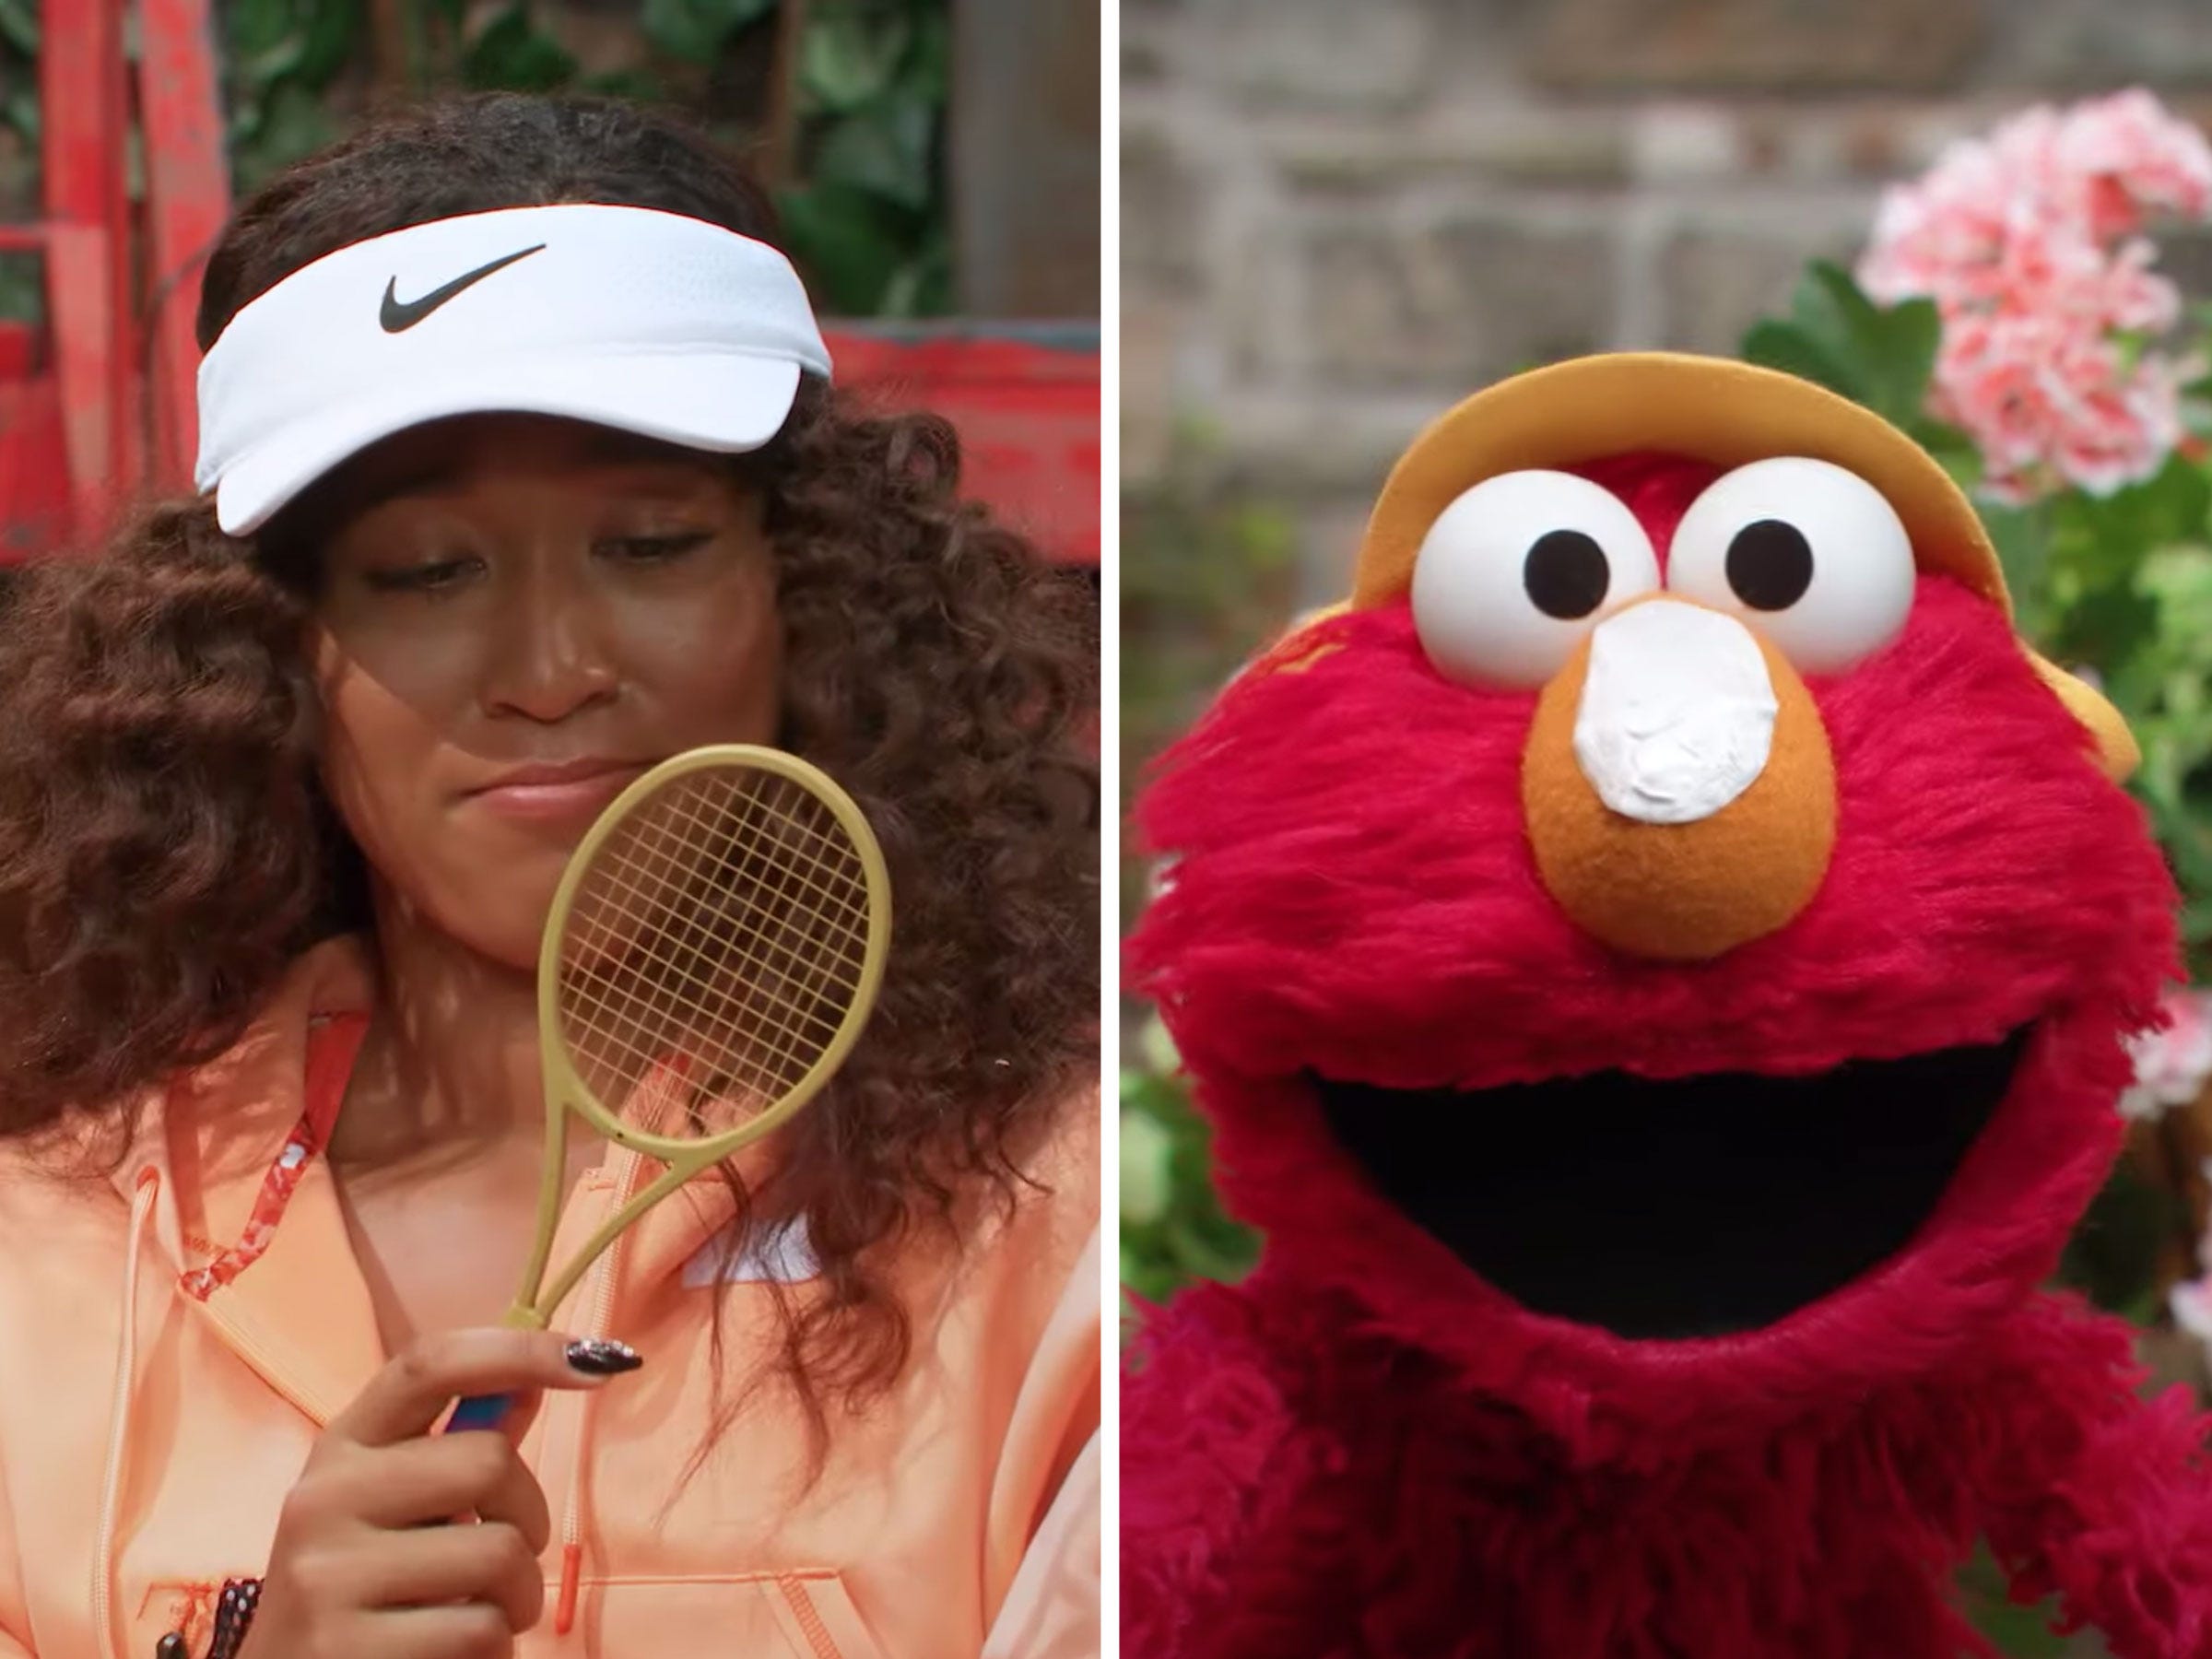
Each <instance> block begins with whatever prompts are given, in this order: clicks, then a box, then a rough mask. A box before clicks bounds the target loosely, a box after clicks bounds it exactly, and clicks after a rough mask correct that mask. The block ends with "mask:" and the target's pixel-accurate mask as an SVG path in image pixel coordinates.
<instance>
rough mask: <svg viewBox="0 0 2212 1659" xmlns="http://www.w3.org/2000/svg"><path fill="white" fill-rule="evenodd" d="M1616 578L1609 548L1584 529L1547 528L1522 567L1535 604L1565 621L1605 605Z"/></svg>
mask: <svg viewBox="0 0 2212 1659" xmlns="http://www.w3.org/2000/svg"><path fill="white" fill-rule="evenodd" d="M1612 580H1613V572H1612V571H1611V569H1610V568H1609V567H1608V566H1607V565H1606V555H1605V550H1604V549H1603V548H1602V547H1599V546H1598V545H1597V543H1596V542H1594V541H1593V540H1592V539H1591V538H1590V537H1589V536H1588V535H1584V534H1583V532H1582V531H1580V530H1551V531H1547V532H1546V533H1545V534H1544V535H1539V536H1538V537H1536V543H1535V546H1534V547H1531V548H1529V550H1528V559H1527V560H1526V561H1525V562H1524V564H1523V565H1522V567H1521V585H1522V586H1524V587H1525V588H1526V589H1527V590H1528V596H1529V598H1530V599H1531V600H1532V601H1533V602H1534V603H1535V607H1536V608H1537V609H1538V610H1540V611H1542V612H1543V613H1544V614H1545V615H1546V616H1547V617H1557V618H1559V620H1560V621H1562V622H1571V621H1573V620H1574V619H1575V618H1577V617H1586V616H1588V615H1589V614H1590V613H1591V612H1592V611H1594V610H1595V609H1596V608H1597V607H1598V606H1601V605H1603V604H1604V603H1605V602H1606V587H1607V586H1608V585H1610V583H1611V582H1612Z"/></svg>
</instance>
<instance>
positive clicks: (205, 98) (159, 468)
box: [138, 0, 230, 492]
mask: <svg viewBox="0 0 2212 1659" xmlns="http://www.w3.org/2000/svg"><path fill="white" fill-rule="evenodd" d="M138 27H139V34H140V41H139V67H138V112H139V119H140V121H141V123H142V124H143V125H144V128H145V133H146V158H147V180H146V190H147V282H148V292H147V312H148V315H147V329H148V331H149V335H150V340H149V345H150V353H149V355H150V358H151V365H150V371H149V373H148V375H147V392H148V398H149V401H150V402H151V404H152V406H153V432H154V449H153V455H152V466H151V468H150V476H149V477H148V479H147V481H148V482H149V483H151V484H152V485H153V486H154V487H155V488H157V489H159V490H162V491H164V492H168V491H172V490H189V489H190V488H191V485H192V463H193V455H194V448H195V446H196V445H197V443H198V441H199V436H198V405H197V400H196V398H195V396H194V390H195V377H196V375H197V372H198V367H199V360H200V349H199V343H198V341H197V340H196V339H194V335H193V313H194V311H195V310H196V309H197V308H198V305H199V297H200V274H201V272H202V271H203V270H204V269H205V268H206V263H207V254H208V253H209V251H210V250H211V249H212V248H213V247H214V245H215V241H216V239H217V238H218V236H220V235H221V234H222V229H223V222H224V220H225V219H227V218H229V214H230V175H229V158H228V156H227V153H226V151H225V147H224V143H223V124H222V98H221V94H220V92H219V91H218V88H217V86H216V73H215V37H214V32H213V30H214V25H213V20H212V18H210V17H209V15H208V7H207V0H141V3H140V6H139V15H138Z"/></svg>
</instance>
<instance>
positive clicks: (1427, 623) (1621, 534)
mask: <svg viewBox="0 0 2212 1659" xmlns="http://www.w3.org/2000/svg"><path fill="white" fill-rule="evenodd" d="M1658 585H1659V560H1658V559H1657V557H1656V555H1654V554H1653V551H1652V542H1651V537H1650V536H1648V535H1645V534H1644V530H1643V526H1642V525H1641V524H1639V523H1638V522H1637V519H1636V515H1635V514H1634V513H1632V512H1630V511H1629V509H1628V507H1627V505H1626V504H1625V503H1624V502H1623V501H1622V500H1620V498H1619V497H1618V496H1616V495H1614V494H1613V493H1612V492H1611V491H1610V490H1608V489H1605V488H1601V487H1599V486H1598V485H1595V484H1593V483H1591V482H1590V481H1589V480H1588V479H1587V478H1581V477H1575V476H1574V475H1573V474H1572V473H1561V472H1543V471H1530V472H1511V473H1501V474H1500V475H1499V476H1498V477H1494V478H1486V479H1485V480H1484V481H1483V482H1481V483H1480V484H1477V485H1476V486H1475V487H1474V488H1472V489H1469V490H1466V491H1465V492H1464V493H1463V494H1461V495H1460V496H1459V497H1458V499H1457V500H1453V503H1452V504H1451V505H1450V506H1449V507H1446V508H1445V509H1444V510H1443V512H1441V513H1439V514H1438V515H1437V519H1436V523H1435V524H1432V525H1430V529H1429V534H1428V535H1427V536H1426V537H1425V538H1424V539H1423V541H1422V543H1421V550H1420V552H1419V553H1418V555H1417V556H1416V557H1415V559H1414V566H1413V594H1412V599H1413V621H1414V628H1415V630H1416V631H1417V632H1418V634H1419V635H1420V641H1421V648H1422V650H1423V651H1425V652H1426V653H1428V656H1429V660H1430V663H1432V664H1434V665H1435V666H1436V670H1437V672H1438V673H1440V674H1441V675H1443V676H1444V677H1445V678H1447V679H1452V680H1457V681H1458V682H1460V683H1461V684H1462V685H1468V686H1488V687H1501V688H1524V689H1531V688H1535V687H1537V686H1541V685H1542V684H1543V683H1544V682H1545V681H1546V680H1547V679H1549V678H1550V677H1552V676H1553V675H1555V674H1557V673H1558V672H1559V669H1560V667H1561V666H1562V665H1564V664H1565V663H1566V661H1567V659H1568V657H1569V656H1571V654H1572V653H1573V652H1574V648H1575V646H1576V645H1577V644H1578V643H1579V642H1580V641H1582V639H1583V636H1584V635H1586V634H1587V633H1588V632H1589V631H1590V629H1592V628H1594V627H1595V626H1596V625H1597V622H1598V619H1599V618H1601V617H1603V616H1604V615H1605V614H1606V613H1607V612H1609V611H1612V610H1615V609H1618V607H1619V606H1622V605H1623V604H1625V603H1627V602H1628V601H1629V600H1630V599H1633V598H1635V597H1636V596H1637V595H1639V594H1648V593H1650V592H1652V591H1653V589H1655V588H1656V587H1657V586H1658Z"/></svg>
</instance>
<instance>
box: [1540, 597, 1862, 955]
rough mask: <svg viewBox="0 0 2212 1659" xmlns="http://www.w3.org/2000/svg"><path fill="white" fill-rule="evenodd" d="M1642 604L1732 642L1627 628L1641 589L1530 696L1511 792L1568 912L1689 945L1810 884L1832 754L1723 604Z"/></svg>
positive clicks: (1820, 845)
mask: <svg viewBox="0 0 2212 1659" xmlns="http://www.w3.org/2000/svg"><path fill="white" fill-rule="evenodd" d="M1648 604H1649V605H1650V606H1651V607H1652V609H1653V615H1650V616H1646V617H1644V618H1641V621H1642V622H1653V621H1665V620H1668V619H1670V618H1671V619H1672V620H1674V621H1676V622H1681V621H1691V622H1695V623H1696V624H1698V627H1697V629H1691V630H1689V632H1690V633H1694V634H1701V635H1707V636H1712V641H1713V642H1716V643H1718V644H1719V645H1721V646H1724V647H1726V648H1727V650H1725V651H1723V652H1719V653H1705V652H1698V653H1687V654H1686V653H1677V654H1676V655H1675V656H1674V657H1672V658H1671V659H1670V658H1669V657H1667V656H1666V655H1665V653H1661V652H1655V651H1653V650H1652V649H1650V648H1649V645H1650V639H1649V637H1648V636H1653V635H1655V634H1656V633H1657V632H1658V631H1659V630H1657V629H1643V632H1644V634H1645V635H1646V636H1647V638H1646V639H1645V640H1644V641H1637V640H1635V639H1633V638H1631V637H1630V630H1631V629H1633V628H1634V627H1635V626H1636V623H1635V622H1634V621H1632V620H1631V619H1632V618H1636V617H1637V611H1638V610H1641V609H1643V608H1644V607H1641V606H1639V607H1636V609H1633V610H1630V611H1624V612H1621V613H1619V614H1618V616H1617V617H1615V618H1609V619H1608V620H1607V621H1606V622H1604V623H1601V624H1600V625H1599V627H1598V629H1596V630H1594V632H1593V633H1592V634H1591V636H1590V638H1588V639H1586V640H1584V641H1583V643H1582V645H1581V646H1580V647H1579V648H1578V649H1577V651H1576V652H1575V654H1574V656H1573V657H1572V658H1571V660H1570V661H1569V662H1568V664H1567V665H1566V666H1565V667H1564V668H1562V669H1561V670H1560V671H1559V674H1558V675H1557V676H1556V677H1554V678H1553V679H1552V680H1551V682H1550V683H1549V684H1548V685H1547V686H1546V687H1545V688H1544V690H1543V693H1542V695H1541V697H1540V698H1539V699H1538V700H1537V703H1536V716H1535V723H1534V724H1532V725H1531V726H1530V728H1529V734H1528V743H1527V746H1526V747H1525V748H1524V751H1523V754H1522V765H1521V804H1522V810H1523V813H1524V817H1525V818H1526V820H1527V824H1528V838H1529V841H1530V844H1531V846H1532V847H1533V848H1534V849H1535V860H1536V870H1537V873H1538V874H1539V875H1540V876H1541V877H1542V878H1543V881H1544V885H1545V887H1546V888H1547V890H1548V891H1549V892H1550V894H1551V896H1552V898H1553V899H1554V900H1557V901H1558V903H1559V907H1560V909H1562V910H1564V911H1565V912H1567V914H1568V915H1569V916H1571V918H1573V920H1574V922H1575V924H1577V925H1578V926H1580V927H1582V928H1583V930H1584V931H1585V932H1587V933H1589V934H1591V935H1594V937H1596V938H1598V939H1601V940H1603V941H1604V942H1605V943H1606V944H1607V945H1609V946H1611V947H1614V948H1615V949H1617V950H1622V951H1627V952H1629V953H1630V954H1632V955H1635V956H1641V957H1652V958H1657V959H1663V960H1670V961H1699V960H1704V959H1710V958H1712V957H1717V956H1719V955H1721V954H1722V953H1723V952H1724V951H1727V950H1732V949H1734V948H1735V947H1736V946H1739V945H1743V944H1747V943H1748V942H1749V941H1751V940H1753V939H1757V938H1759V937H1761V936H1763V935H1767V934H1771V933H1772V932H1774V931H1775V930H1776V929H1778V928H1780V927H1782V926H1783V925H1784V924H1787V923H1788V922H1789V921H1790V920H1791V918H1793V917H1794V916H1795V915H1796V914H1797V913H1798V912H1800V911H1802V910H1803V909H1804V908H1805V907H1806V904H1808V903H1810V902H1811V900H1812V897H1813V895H1814V894H1815V893H1816V892H1818V890H1819V888H1820V883H1821V880H1822V878H1823V877H1825V876H1826V875H1827V873H1828V862H1829V857H1830V853H1832V852H1833V851H1834V848H1835V841H1836V770H1835V759H1834V757H1833V756H1832V755H1831V754H1830V750H1829V746H1828V732H1827V730H1826V728H1825V727H1824V726H1822V724H1820V714H1819V711H1818V709H1817V708H1815V707H1814V704H1813V700H1812V696H1811V694H1810V693H1809V692H1807V691H1806V688H1805V682H1804V681H1803V680H1801V679H1799V678H1798V677H1797V674H1796V671H1795V670H1794V669H1793V668H1792V667H1791V666H1790V665H1789V663H1788V661H1787V659H1785V658H1784V657H1783V655H1782V654H1781V653H1779V652H1777V651H1775V650H1774V649H1773V647H1772V646H1771V645H1770V644H1768V643H1767V642H1766V641H1763V640H1759V639H1758V638H1757V636H1755V635H1753V634H1751V633H1750V632H1749V630H1747V629H1743V628H1742V627H1741V625H1740V624H1738V623H1736V622H1735V621H1734V620H1733V619H1732V618H1723V617H1721V616H1719V615H1718V614H1717V613H1712V612H1706V611H1702V610H1698V611H1697V614H1696V615H1695V616H1692V617H1686V616H1685V615H1684V614H1683V613H1682V612H1677V611H1670V612H1669V616H1668V617H1667V618H1660V617H1658V616H1657V610H1658V607H1660V606H1668V607H1672V606H1683V604H1684V602H1682V601H1680V600H1677V599H1675V598H1672V597H1668V598H1665V599H1655V600H1653V601H1650V602H1648ZM1693 608H1695V607H1685V609H1693ZM1608 629H1612V630H1613V633H1612V634H1611V635H1608V633H1607V630H1608ZM1738 634H1740V635H1741V638H1740V639H1738V638H1736V637H1735V636H1736V635H1738ZM1624 646H1626V647H1633V648H1624ZM1753 651H1756V653H1757V661H1756V662H1755V661H1754V660H1753V658H1752V656H1751V653H1752V652H1753ZM1593 653H1597V655H1598V656H1599V658H1600V659H1601V661H1600V667H1601V670H1602V671H1601V672H1600V673H1599V674H1598V675H1597V676H1595V677H1593V674H1592V662H1593ZM1714 657H1719V658H1724V659H1726V669H1727V673H1726V674H1725V675H1720V674H1716V673H1715V672H1714V671H1713V669H1712V658H1714ZM1761 665H1763V667H1764V685H1763V686H1761V685H1760V684H1759V680H1760V675H1759V667H1760V666H1761ZM1639 676H1641V677H1642V678H1643V680H1644V681H1646V682H1648V683H1647V684H1643V685H1641V686H1640V684H1639V679H1638V677H1639ZM1701 676H1710V677H1711V681H1710V685H1708V683H1707V681H1706V680H1704V679H1701V678H1700V677H1701ZM1769 721H1771V725H1770V724H1768V722H1769ZM1639 769H1641V771H1640V770H1639ZM1647 779H1649V780H1652V782H1649V783H1648V785H1647V782H1646V780H1647ZM1608 801H1610V803H1611V804H1608Z"/></svg>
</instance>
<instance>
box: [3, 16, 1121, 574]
mask: <svg viewBox="0 0 2212 1659" xmlns="http://www.w3.org/2000/svg"><path fill="white" fill-rule="evenodd" d="M1099 42H1100V13H1099V6H1098V0H1046V3H1036V0H129V3H128V4H126V3H125V0H0V559H6V558H23V557H33V556H37V555H39V554H41V553H43V552H47V551H51V550H54V549H56V548H61V547H69V546H82V545H84V544H85V543H86V542H88V540H90V539H91V538H92V537H94V536H96V535H98V533H99V530H100V527H101V526H102V525H103V524H105V523H107V522H108V521H109V520H110V519H111V518H112V514H113V512H114V511H115V509H116V506H117V503H118V502H119V501H121V500H126V499H128V498H130V497H131V496H133V495H136V494H143V493H145V492H147V491H149V490H153V491H167V490H174V489H179V488H184V487H186V485H187V482H188V479H189V474H190V461H191V455H192V450H193V444H194V430H193V419H192V408H191V387H192V373H193V369H194V364H195V363H196V360H197V351H196V347H194V344H193V342H192V339H191V313H192V310H193V307H194V304H195V303H196V300H197V297H198V279H199V271H200V267H201V265H202V263H203V262H204V260H205V257H206V251H207V248H208V246H209V244H210V243H211V242H212V241H213V239H214V238H215V236H216V235H217V234H218V232H219V230H220V229H221V226H222V223H223V220H224V218H225V217H226V216H227V214H228V212H229V207H230V206H231V204H232V202H233V201H234V200H235V199H237V198H238V197H240V196H242V195H243V194H246V193H248V192H250V191H252V190H253V188H254V187H255V186H256V185H258V184H259V183H260V182H263V181H264V180H265V179H266V178H267V177H268V176H269V175H270V174H271V173H272V172H273V171H276V170H277V169H278V168H280V167H282V166H284V165H285V164H286V163H288V162H289V161H292V160H295V159H299V158H300V157H301V156H304V155H306V154H308V153H309V152H311V151H312V150H314V149H316V148H319V147H322V146H323V145H324V144H327V143H328V142H330V141H331V140H332V139H334V138H335V137H337V136H339V135H342V134H344V133H345V132H347V130H348V129H349V128H351V127H352V126H353V125H355V124H358V123H359V122H360V121H361V120H362V119H363V118H364V117H365V116H367V115H369V114H370V113H371V112H374V111H376V110H378V109H380V108H384V107H389V106H392V105H394V104H403V103H405V102H407V101H409V100H418V99H421V98H424V97H427V96H430V95H433V94H436V93H441V92H445V91H451V90H457V89H464V88H515V89H524V90H536V91H553V90H564V91H579V92H591V93H600V94H606V95H610V96H615V97H619V98H625V99H633V100H647V101H653V102H661V103H665V104H668V105H672V106H674V107H676V108H677V109H679V110H681V111H684V112H688V114H690V115H691V116H693V117H694V118H696V119H697V120H698V121H700V123H702V124H704V125H705V126H706V127H707V128H708V129H709V130H710V131H711V132H712V133H713V134H714V135H717V136H718V137H719V138H720V139H722V140H723V141H724V143H726V144H728V145H729V146H730V147H732V148H733V150H735V152H737V153H738V154H740V155H741V156H743V157H745V158H746V159H747V160H748V161H749V162H750V164H751V165H752V167H753V168H754V169H755V171H756V172H757V174H758V175H759V176H760V177H761V178H762V179H763V181H764V182H767V183H768V184H769V185H770V186H771V188H772V189H773V191H774V193H775V194H776V196H777V198H778V201H779V204H780V206H781V207H782V213H783V215H784V218H785V226H786V232H787V238H788V241H789V245H790V249H791V252H792V253H793V256H794V260H795V261H796V263H797V264H798V265H799V266H800V267H801V270H802V272H803V273H804V275H805V276H806V279H807V282H808V286H809V288H810V289H811V291H812V293H813V295H814V299H815V303H816V305H817V307H818V309H819V310H821V311H822V312H824V313H825V318H826V322H827V326H828V327H829V329H830V334H831V347H832V352H833V355H834V356H835V358H836V359H837V361H838V367H839V374H840V378H841V380H842V381H844V382H847V383H858V384H862V385H865V386H867V387H869V388H871V389H872V390H873V391H874V392H876V393H877V394H881V395H882V396H883V397H885V398H886V399H888V400H889V401H892V402H898V403H908V404H918V405H924V406H931V407H935V408H937V409H939V410H940V412H942V413H944V414H946V415H947V416H948V417H950V418H953V419H954V420H955V422H956V424H958V425H959V427H960V429H961V430H962V435H963V437H964V439H965V440H966V441H967V445H968V450H969V459H970V482H971V486H972V488H974V489H975V490H976V491H977V492H979V493H981V494H982V495H984V496H985V497H987V498H989V499H991V500H993V501H994V504H996V505H998V506H1000V507H1001V508H1002V510H1003V511H1005V512H1006V515H1007V516H1009V517H1011V518H1013V519H1015V520H1017V521H1018V522H1019V523H1020V524H1022V525H1023V526H1024V527H1025V528H1027V529H1029V530H1030V531H1031V532H1033V533H1034V534H1036V535H1038V536H1039V537H1040V539H1041V541H1042V542H1043V543H1044V545H1045V546H1046V547H1047V548H1048V550H1050V551H1051V552H1053V554H1054V555H1055V556H1056V557H1058V558H1061V559H1066V560H1068V561H1070V562H1071V563H1075V564H1077V565H1083V566H1089V567H1094V568H1095V566H1096V563H1097V559H1098V491H1099V458H1098V456H1099V449H1098V428H1099V401H1098V323H1097V319H1098V306H1099V270H1100V264H1099V261H1100V238H1099V210H1098V209H1099V95H1098V93H1099V79H1100V46H1099Z"/></svg>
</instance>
